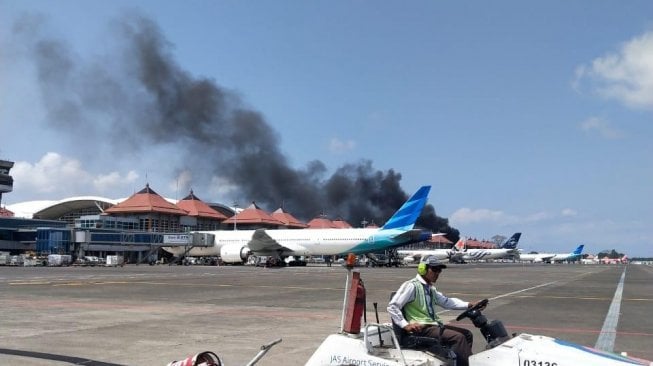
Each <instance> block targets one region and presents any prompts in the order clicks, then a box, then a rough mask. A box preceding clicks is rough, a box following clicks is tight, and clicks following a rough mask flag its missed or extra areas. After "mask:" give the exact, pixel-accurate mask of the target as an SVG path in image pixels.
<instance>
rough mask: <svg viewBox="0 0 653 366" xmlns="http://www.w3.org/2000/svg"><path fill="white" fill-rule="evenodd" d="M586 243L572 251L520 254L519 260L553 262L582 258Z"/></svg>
mask: <svg viewBox="0 0 653 366" xmlns="http://www.w3.org/2000/svg"><path fill="white" fill-rule="evenodd" d="M584 247H585V245H583V244H581V245H579V246H578V247H577V248H576V249H574V251H573V252H571V253H537V254H523V253H520V254H519V260H521V261H523V262H533V263H542V262H544V263H552V262H564V261H575V260H579V259H580V258H581V255H582V253H583V248H584Z"/></svg>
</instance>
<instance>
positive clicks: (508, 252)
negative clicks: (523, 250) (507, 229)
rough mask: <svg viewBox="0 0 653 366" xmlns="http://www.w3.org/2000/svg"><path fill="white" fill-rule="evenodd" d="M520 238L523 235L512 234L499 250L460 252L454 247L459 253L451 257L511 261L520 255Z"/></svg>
mask: <svg viewBox="0 0 653 366" xmlns="http://www.w3.org/2000/svg"><path fill="white" fill-rule="evenodd" d="M519 238H521V233H514V234H512V236H511V237H510V238H509V239H508V240H506V242H505V243H503V244H502V245H501V248H498V249H463V250H462V251H460V250H458V248H457V247H454V248H456V250H457V252H456V253H454V254H453V255H452V256H451V259H450V260H453V261H460V260H462V261H475V260H481V259H483V260H485V259H509V258H513V257H517V256H518V254H519V251H518V250H517V244H519Z"/></svg>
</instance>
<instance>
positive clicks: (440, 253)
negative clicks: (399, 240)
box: [397, 234, 464, 264]
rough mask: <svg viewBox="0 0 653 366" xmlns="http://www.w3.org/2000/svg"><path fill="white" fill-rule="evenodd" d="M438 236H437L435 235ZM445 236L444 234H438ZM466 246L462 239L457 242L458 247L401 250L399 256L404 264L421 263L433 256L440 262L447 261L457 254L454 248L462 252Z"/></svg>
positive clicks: (398, 251)
mask: <svg viewBox="0 0 653 366" xmlns="http://www.w3.org/2000/svg"><path fill="white" fill-rule="evenodd" d="M434 235H436V234H434ZM437 235H444V234H437ZM463 246H464V242H463V239H460V240H458V241H457V242H456V245H454V246H453V248H450V249H401V250H397V255H398V256H399V257H401V258H402V260H403V261H404V263H406V264H411V263H416V262H419V261H420V260H421V259H422V258H423V257H424V256H427V255H432V256H435V257H436V258H438V259H439V260H447V259H449V258H451V256H452V255H453V254H454V253H456V252H457V250H456V249H454V248H459V249H458V250H462V249H463Z"/></svg>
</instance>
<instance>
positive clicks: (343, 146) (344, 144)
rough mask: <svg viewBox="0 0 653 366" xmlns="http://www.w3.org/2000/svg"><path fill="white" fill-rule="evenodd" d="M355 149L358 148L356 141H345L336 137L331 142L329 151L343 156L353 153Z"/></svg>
mask: <svg viewBox="0 0 653 366" xmlns="http://www.w3.org/2000/svg"><path fill="white" fill-rule="evenodd" d="M354 148H356V142H355V141H354V140H347V141H343V140H340V139H339V138H336V137H334V138H332V139H331V141H330V142H329V151H331V152H332V153H334V154H342V153H345V152H347V151H351V150H353V149H354Z"/></svg>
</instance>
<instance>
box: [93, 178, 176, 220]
mask: <svg viewBox="0 0 653 366" xmlns="http://www.w3.org/2000/svg"><path fill="white" fill-rule="evenodd" d="M104 212H105V213H108V214H116V213H137V212H156V213H163V214H170V215H186V214H188V213H187V212H186V211H184V210H182V209H181V208H179V207H177V206H175V205H173V204H172V203H170V202H168V201H166V200H165V199H164V198H163V197H161V196H159V195H158V194H157V193H156V192H154V191H153V190H152V189H151V188H150V185H149V184H146V185H145V188H143V189H142V190H140V191H139V192H138V193H135V194H133V195H132V196H131V197H129V198H127V199H126V200H124V201H122V202H120V203H119V204H117V205H115V206H113V207H110V208H108V209H106V210H105V211H104Z"/></svg>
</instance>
